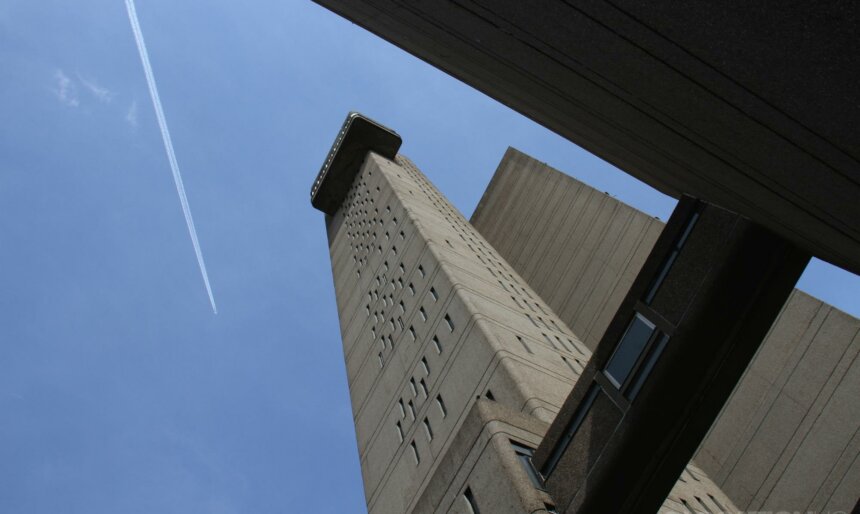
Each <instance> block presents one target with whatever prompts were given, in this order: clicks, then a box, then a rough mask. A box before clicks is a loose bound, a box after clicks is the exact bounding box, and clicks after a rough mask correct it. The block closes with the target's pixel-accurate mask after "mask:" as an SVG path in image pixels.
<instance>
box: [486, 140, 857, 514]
mask: <svg viewBox="0 0 860 514" xmlns="http://www.w3.org/2000/svg"><path fill="white" fill-rule="evenodd" d="M472 223H473V225H474V226H475V227H476V228H477V229H478V231H480V232H481V233H482V234H483V235H484V236H485V237H486V238H487V240H488V241H490V242H491V243H492V244H493V246H494V247H496V248H497V249H498V251H499V253H501V254H502V255H503V256H504V257H506V258H507V259H508V262H510V264H511V266H512V267H514V268H515V269H517V270H518V272H520V273H521V274H522V276H523V277H524V278H525V280H526V281H528V282H529V283H530V284H532V286H533V287H534V289H535V290H536V291H537V292H538V293H539V294H541V295H542V296H543V297H544V298H545V299H546V301H547V303H548V304H549V305H550V306H551V307H553V308H554V309H555V310H556V312H558V313H559V316H560V317H561V318H562V319H563V320H565V321H566V322H567V323H568V325H569V326H570V327H571V329H572V330H573V331H574V332H575V333H577V334H579V335H580V336H581V337H582V340H583V341H584V342H585V343H586V344H587V345H588V346H589V348H590V349H593V348H594V347H595V345H596V344H597V342H598V341H599V339H600V337H601V336H602V334H603V332H604V331H605V330H606V327H607V325H608V323H609V321H610V320H611V318H612V315H613V314H614V313H615V312H616V310H617V309H618V307H619V305H620V303H621V301H622V299H623V298H624V296H625V294H626V292H627V290H628V288H629V286H630V284H631V283H632V281H633V279H634V278H635V277H636V276H637V274H638V273H639V270H640V268H641V267H642V264H643V262H644V261H645V258H646V257H647V256H648V254H649V252H650V250H651V247H652V246H653V244H654V242H655V241H656V239H657V237H658V236H659V234H660V231H661V230H662V226H663V224H662V222H660V221H659V220H657V219H654V218H652V217H650V216H648V215H646V214H644V213H641V212H639V211H636V210H635V209H633V208H631V207H629V206H627V205H624V204H623V203H621V202H619V201H617V200H615V199H613V198H612V197H610V196H609V195H607V194H605V193H603V192H600V191H596V190H594V189H592V188H590V187H588V186H586V185H585V184H582V183H581V182H578V181H576V180H575V179H573V178H571V177H569V176H567V175H564V174H563V173H561V172H558V171H556V170H553V169H552V168H550V167H549V166H547V165H545V164H543V163H540V162H538V161H536V160H534V159H532V158H530V157H528V156H526V155H525V154H522V153H521V152H518V151H516V150H514V149H509V151H508V152H507V154H506V155H505V158H504V159H503V160H502V162H501V163H500V165H499V167H498V169H497V171H496V174H495V176H494V177H493V179H492V181H491V183H490V185H489V186H488V188H487V190H486V192H485V194H484V197H483V198H482V199H481V202H480V203H479V205H478V207H477V209H476V211H475V213H474V214H473V216H472ZM858 334H860V320H857V319H855V318H853V317H851V316H849V315H847V314H845V313H843V312H841V311H839V310H838V309H835V308H833V307H831V306H829V305H826V304H824V303H823V302H821V301H819V300H817V299H815V298H812V297H810V296H809V295H806V294H805V293H802V292H800V291H796V290H795V291H794V293H793V294H792V295H791V297H790V298H789V300H788V302H787V303H786V305H785V307H784V308H783V310H782V313H781V314H780V316H779V318H778V320H777V321H776V322H775V323H774V325H773V327H772V329H771V331H770V333H769V334H768V336H767V337H766V339H765V341H764V342H763V343H762V346H761V348H760V350H759V352H758V354H757V356H756V358H755V359H754V361H753V362H752V364H751V365H750V366H749V368H748V370H747V372H746V374H745V375H744V377H743V378H742V380H741V381H740V382H739V383H738V385H737V387H736V388H735V391H734V393H733V394H732V397H731V399H730V401H729V402H728V403H727V404H726V406H725V407H724V409H723V411H722V413H721V415H720V417H719V418H718V419H717V421H716V422H715V423H714V425H713V427H712V428H711V431H710V433H709V435H708V436H707V437H706V439H705V440H704V441H703V443H702V445H701V446H700V448H699V451H698V453H697V454H696V456H695V458H694V460H695V463H696V464H697V465H698V466H700V467H701V469H702V470H704V472H705V473H707V474H708V475H709V476H710V477H711V478H713V479H714V480H715V481H716V483H717V484H718V485H719V486H721V487H722V488H723V490H724V491H725V492H726V494H727V495H728V496H729V497H730V498H731V499H732V500H733V501H734V503H735V504H736V505H737V506H738V507H740V508H741V509H744V510H774V511H778V510H792V511H794V510H796V511H804V512H805V511H807V510H810V511H814V512H823V511H840V510H841V511H845V512H849V511H851V509H852V508H853V507H854V504H855V502H856V501H857V491H858V490H860V459H858V455H860V444H858V443H860V430H858V428H860V405H858V402H857V401H856V398H858V397H860V364H858V362H857V354H858V351H860V335H858Z"/></svg>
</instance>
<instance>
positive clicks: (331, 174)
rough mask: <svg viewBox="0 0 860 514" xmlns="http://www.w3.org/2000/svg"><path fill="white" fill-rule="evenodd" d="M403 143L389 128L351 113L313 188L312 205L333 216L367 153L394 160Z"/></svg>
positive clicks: (356, 113)
mask: <svg viewBox="0 0 860 514" xmlns="http://www.w3.org/2000/svg"><path fill="white" fill-rule="evenodd" d="M402 142H403V140H402V139H401V138H400V136H399V135H398V134H397V132H394V131H393V130H391V129H390V128H388V127H386V126H384V125H382V124H381V123H377V122H375V121H373V120H371V119H370V118H368V117H367V116H364V115H363V114H361V113H358V112H350V113H349V114H348V115H347V116H346V120H345V121H344V122H343V126H342V127H341V129H340V132H338V134H337V138H336V139H335V141H334V144H333V145H332V147H331V150H329V152H328V155H327V156H326V159H325V162H324V163H323V165H322V169H320V172H319V174H318V175H317V178H316V180H314V184H313V186H312V187H311V205H313V206H314V207H315V208H317V209H319V210H321V211H323V212H324V213H326V214H329V215H334V214H335V213H336V212H337V210H338V208H339V207H340V204H341V203H342V202H343V199H344V197H345V196H346V194H347V192H348V191H349V188H350V187H352V182H353V180H354V179H355V176H356V174H358V170H359V169H360V168H361V165H362V163H363V162H364V158H365V157H366V156H367V153H368V152H374V153H377V154H379V155H381V156H383V157H385V158H387V159H393V158H394V157H395V156H396V155H397V150H399V149H400V145H401V143H402Z"/></svg>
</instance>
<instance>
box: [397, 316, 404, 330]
mask: <svg viewBox="0 0 860 514" xmlns="http://www.w3.org/2000/svg"><path fill="white" fill-rule="evenodd" d="M397 326H398V327H400V330H403V328H404V325H403V318H401V317H400V316H397Z"/></svg>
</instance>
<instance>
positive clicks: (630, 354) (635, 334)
mask: <svg viewBox="0 0 860 514" xmlns="http://www.w3.org/2000/svg"><path fill="white" fill-rule="evenodd" d="M655 330H656V329H655V327H654V324H653V323H651V322H650V321H648V320H647V319H645V317H644V316H642V315H641V314H639V313H636V316H634V317H633V320H632V321H631V322H630V325H628V326H627V331H625V332H624V336H623V337H622V338H621V341H619V343H618V345H617V346H616V347H615V353H613V354H612V357H611V358H610V359H609V363H608V364H607V365H606V369H605V370H604V371H605V373H606V376H607V378H609V380H610V382H612V384H613V385H614V386H615V387H617V388H619V389H621V387H622V386H623V385H624V383H625V382H626V381H627V377H628V376H629V375H630V372H631V371H632V370H633V366H635V365H636V361H637V360H638V359H639V356H640V355H641V354H642V351H643V350H644V349H645V346H646V345H647V344H648V341H649V340H650V339H651V336H652V335H653V334H654V331H655Z"/></svg>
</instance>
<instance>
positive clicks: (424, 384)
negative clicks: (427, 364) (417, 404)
mask: <svg viewBox="0 0 860 514" xmlns="http://www.w3.org/2000/svg"><path fill="white" fill-rule="evenodd" d="M418 385H419V386H420V387H421V392H422V393H424V398H427V397H428V396H429V393H428V392H427V382H425V381H424V379H423V378H422V379H421V380H419V381H418Z"/></svg>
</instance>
